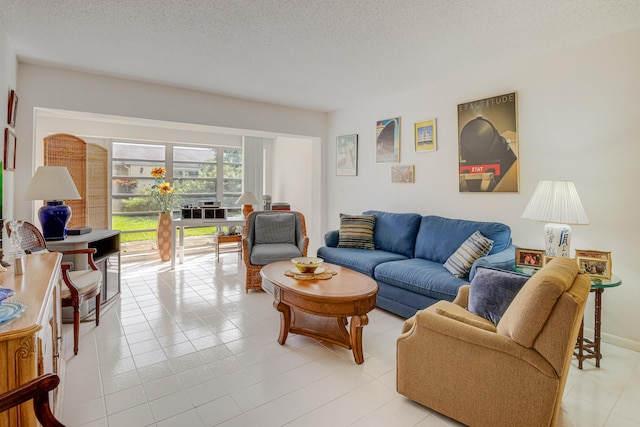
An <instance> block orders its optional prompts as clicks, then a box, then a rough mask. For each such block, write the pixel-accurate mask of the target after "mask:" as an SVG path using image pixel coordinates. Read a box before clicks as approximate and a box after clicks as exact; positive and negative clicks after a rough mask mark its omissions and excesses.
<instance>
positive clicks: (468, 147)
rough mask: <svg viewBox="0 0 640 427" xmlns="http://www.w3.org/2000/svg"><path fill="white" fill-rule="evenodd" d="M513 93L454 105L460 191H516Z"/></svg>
mask: <svg viewBox="0 0 640 427" xmlns="http://www.w3.org/2000/svg"><path fill="white" fill-rule="evenodd" d="M517 101H518V97H517V93H516V92H512V93H507V94H504V95H498V96H492V97H491V98H485V99H480V100H477V101H472V102H465V103H463V104H459V105H458V155H459V165H458V173H459V177H460V180H459V184H460V192H463V193H467V192H487V193H491V192H493V193H498V192H504V193H517V192H518V191H519V178H518V175H519V174H518V126H517V125H518V110H517Z"/></svg>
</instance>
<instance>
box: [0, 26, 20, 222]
mask: <svg viewBox="0 0 640 427" xmlns="http://www.w3.org/2000/svg"><path fill="white" fill-rule="evenodd" d="M2 25H3V24H2V22H1V21H0V93H6V94H7V97H6V98H4V101H2V102H0V120H2V122H1V123H2V124H3V125H2V127H0V129H1V130H0V138H2V141H3V143H2V144H0V159H4V132H5V129H6V128H7V127H8V125H7V110H8V108H9V103H8V100H9V93H10V92H11V89H13V90H16V93H17V94H18V101H21V98H20V93H19V92H18V91H17V89H16V68H17V61H16V55H15V52H14V51H13V48H12V47H11V46H10V44H9V40H8V39H7V35H6V33H5V32H4V27H3V26H2ZM17 120H22V117H20V116H19V115H18V116H17ZM16 137H17V138H18V141H19V140H20V139H19V137H20V135H19V134H16ZM2 161H3V164H4V160H2ZM3 167H4V166H3ZM13 182H14V172H12V171H6V170H3V171H2V212H0V214H2V216H3V217H4V218H13V203H12V202H13Z"/></svg>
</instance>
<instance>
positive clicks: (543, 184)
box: [522, 181, 589, 224]
mask: <svg viewBox="0 0 640 427" xmlns="http://www.w3.org/2000/svg"><path fill="white" fill-rule="evenodd" d="M522 218H526V219H532V220H535V221H545V222H553V223H561V224H589V219H588V218H587V213H586V212H585V211H584V208H583V207H582V202H581V201H580V196H578V192H577V191H576V187H575V185H574V184H573V182H571V181H540V182H539V183H538V186H537V187H536V190H535V191H534V192H533V196H531V200H529V204H528V205H527V207H526V208H525V210H524V212H523V213H522Z"/></svg>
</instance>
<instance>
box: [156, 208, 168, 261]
mask: <svg viewBox="0 0 640 427" xmlns="http://www.w3.org/2000/svg"><path fill="white" fill-rule="evenodd" d="M157 236H158V253H159V254H160V259H161V260H162V262H166V261H169V260H170V259H171V214H170V213H160V217H159V218H158V232H157Z"/></svg>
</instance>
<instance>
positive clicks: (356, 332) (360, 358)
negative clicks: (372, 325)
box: [350, 314, 369, 365]
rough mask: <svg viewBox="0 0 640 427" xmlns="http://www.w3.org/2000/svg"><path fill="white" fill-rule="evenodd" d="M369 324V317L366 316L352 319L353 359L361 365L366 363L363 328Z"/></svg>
mask: <svg viewBox="0 0 640 427" xmlns="http://www.w3.org/2000/svg"><path fill="white" fill-rule="evenodd" d="M368 323H369V317H367V315H366V314H362V315H360V316H352V317H351V327H350V332H351V333H350V335H351V348H352V350H353V358H354V359H355V361H356V363H357V364H358V365H360V364H361V363H362V362H364V354H363V353H362V328H364V327H365V326H366V325H367V324H368Z"/></svg>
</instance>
